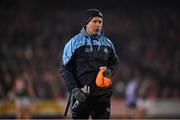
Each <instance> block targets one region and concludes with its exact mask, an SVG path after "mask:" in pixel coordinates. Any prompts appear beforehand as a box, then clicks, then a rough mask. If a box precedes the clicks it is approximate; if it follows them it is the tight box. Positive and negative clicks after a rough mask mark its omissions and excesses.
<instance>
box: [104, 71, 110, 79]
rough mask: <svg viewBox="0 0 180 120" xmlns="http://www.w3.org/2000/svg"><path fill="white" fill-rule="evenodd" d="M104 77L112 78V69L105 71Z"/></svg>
mask: <svg viewBox="0 0 180 120" xmlns="http://www.w3.org/2000/svg"><path fill="white" fill-rule="evenodd" d="M104 77H107V78H110V77H111V70H110V69H106V70H105V71H104Z"/></svg>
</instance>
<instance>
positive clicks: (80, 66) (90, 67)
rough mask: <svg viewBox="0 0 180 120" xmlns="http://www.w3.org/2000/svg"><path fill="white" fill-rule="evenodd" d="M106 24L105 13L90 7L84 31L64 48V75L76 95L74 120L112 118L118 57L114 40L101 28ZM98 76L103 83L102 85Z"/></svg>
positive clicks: (73, 112) (73, 100) (72, 106)
mask: <svg viewBox="0 0 180 120" xmlns="http://www.w3.org/2000/svg"><path fill="white" fill-rule="evenodd" d="M102 26H103V15H102V13H101V12H100V11H99V10H98V9H88V10H87V11H86V13H85V25H84V27H83V28H82V30H81V32H80V33H79V34H77V35H76V36H74V37H73V38H72V39H71V40H70V41H68V43H67V44H66V45H65V48H64V52H63V56H62V65H61V75H62V78H63V79H64V80H65V83H66V85H67V88H68V91H69V92H70V93H71V95H72V97H71V113H72V117H73V119H88V118H89V116H90V115H91V118H93V119H99V118H101V119H109V117H110V97H111V94H112V89H111V88H112V87H111V81H108V80H110V78H111V77H112V75H113V74H114V72H115V71H116V70H117V65H118V57H117V55H116V52H115V49H114V46H113V44H112V42H111V41H110V40H109V39H108V38H106V37H105V36H104V34H103V32H102V31H101V30H102ZM100 71H101V72H100ZM98 73H102V74H98ZM97 76H98V77H97ZM97 79H100V81H101V83H103V84H101V83H100V84H98V82H99V80H97ZM104 83H107V84H104ZM77 103H78V104H77Z"/></svg>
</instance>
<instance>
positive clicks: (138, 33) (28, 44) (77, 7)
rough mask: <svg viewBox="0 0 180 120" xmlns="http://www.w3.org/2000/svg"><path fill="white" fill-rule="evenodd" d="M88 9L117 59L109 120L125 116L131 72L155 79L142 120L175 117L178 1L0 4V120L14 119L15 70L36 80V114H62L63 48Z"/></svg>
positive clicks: (7, 0)
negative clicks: (100, 19) (100, 18)
mask: <svg viewBox="0 0 180 120" xmlns="http://www.w3.org/2000/svg"><path fill="white" fill-rule="evenodd" d="M87 8H98V9H100V10H101V11H102V13H103V14H104V28H103V30H104V32H105V34H106V36H107V37H109V38H111V39H112V40H113V42H114V44H115V48H116V50H117V54H118V56H119V58H120V69H119V71H118V74H117V75H116V76H114V77H113V98H112V106H113V107H112V117H118V118H120V117H122V116H126V112H125V111H126V109H127V108H126V105H125V102H126V101H125V99H124V97H125V96H124V95H125V88H126V85H127V83H128V81H130V80H131V79H133V73H138V74H139V76H140V78H141V83H143V81H145V79H148V78H150V79H151V81H152V84H151V86H150V89H149V90H148V92H147V93H146V94H147V95H146V100H147V101H148V100H149V101H153V102H151V108H150V107H149V114H147V116H148V115H149V117H151V115H155V117H157V116H158V115H159V114H160V116H161V117H162V116H163V117H179V113H178V112H177V111H178V110H179V109H178V106H179V105H180V103H179V98H180V87H179V85H180V74H179V73H180V22H179V21H180V14H179V8H178V5H177V1H166V2H163V3H162V2H160V1H159V2H157V1H150V0H148V1H144V0H136V1H135V0H121V1H116V0H111V1H109V2H108V1H103V0H97V1H90V0H74V1H70V0H1V1H0V56H1V59H0V116H1V118H4V117H13V116H14V113H15V111H14V104H13V98H12V95H11V93H12V86H13V83H14V78H15V76H16V75H17V74H19V73H23V74H26V75H27V76H28V78H29V79H30V80H31V81H32V83H33V88H34V90H35V93H36V96H37V98H36V99H35V100H34V101H35V102H34V106H33V110H34V112H33V113H34V116H36V117H43V116H46V117H48V116H51V117H53V116H54V117H61V116H62V114H63V112H64V106H65V105H66V99H67V92H66V91H67V90H66V88H65V85H64V82H63V80H62V79H61V77H60V75H59V65H60V60H61V55H62V52H63V47H64V45H65V43H66V42H67V41H68V40H69V39H70V38H71V37H72V36H73V35H75V34H76V33H78V32H79V31H80V29H81V27H82V25H83V12H84V11H85V10H86V9H87ZM54 101H56V102H54ZM159 101H160V102H159ZM174 103H175V105H174ZM153 105H154V108H153V107H152V106H153ZM158 105H159V106H160V105H163V106H164V107H163V109H159V107H157V106H158ZM166 106H167V108H166ZM174 106H175V107H174ZM161 107H162V106H161ZM179 108H180V107H179ZM166 109H169V111H168V110H166ZM163 110H164V111H163ZM153 111H154V112H153ZM155 111H156V112H157V113H159V114H155ZM179 111H180V110H179Z"/></svg>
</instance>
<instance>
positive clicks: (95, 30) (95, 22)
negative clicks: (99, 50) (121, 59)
mask: <svg viewBox="0 0 180 120" xmlns="http://www.w3.org/2000/svg"><path fill="white" fill-rule="evenodd" d="M102 25H103V20H102V18H101V17H98V16H97V17H93V18H92V19H91V21H89V23H88V24H87V25H86V30H87V32H88V33H89V34H90V35H92V36H97V35H98V34H99V32H101V30H102Z"/></svg>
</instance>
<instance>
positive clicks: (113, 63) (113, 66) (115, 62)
mask: <svg viewBox="0 0 180 120" xmlns="http://www.w3.org/2000/svg"><path fill="white" fill-rule="evenodd" d="M110 43H111V48H112V50H113V52H112V53H111V55H110V59H109V65H108V68H109V69H110V70H111V73H112V76H113V75H114V74H115V73H116V72H117V71H118V68H119V58H118V56H117V54H116V51H115V48H114V45H113V44H112V42H110Z"/></svg>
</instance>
